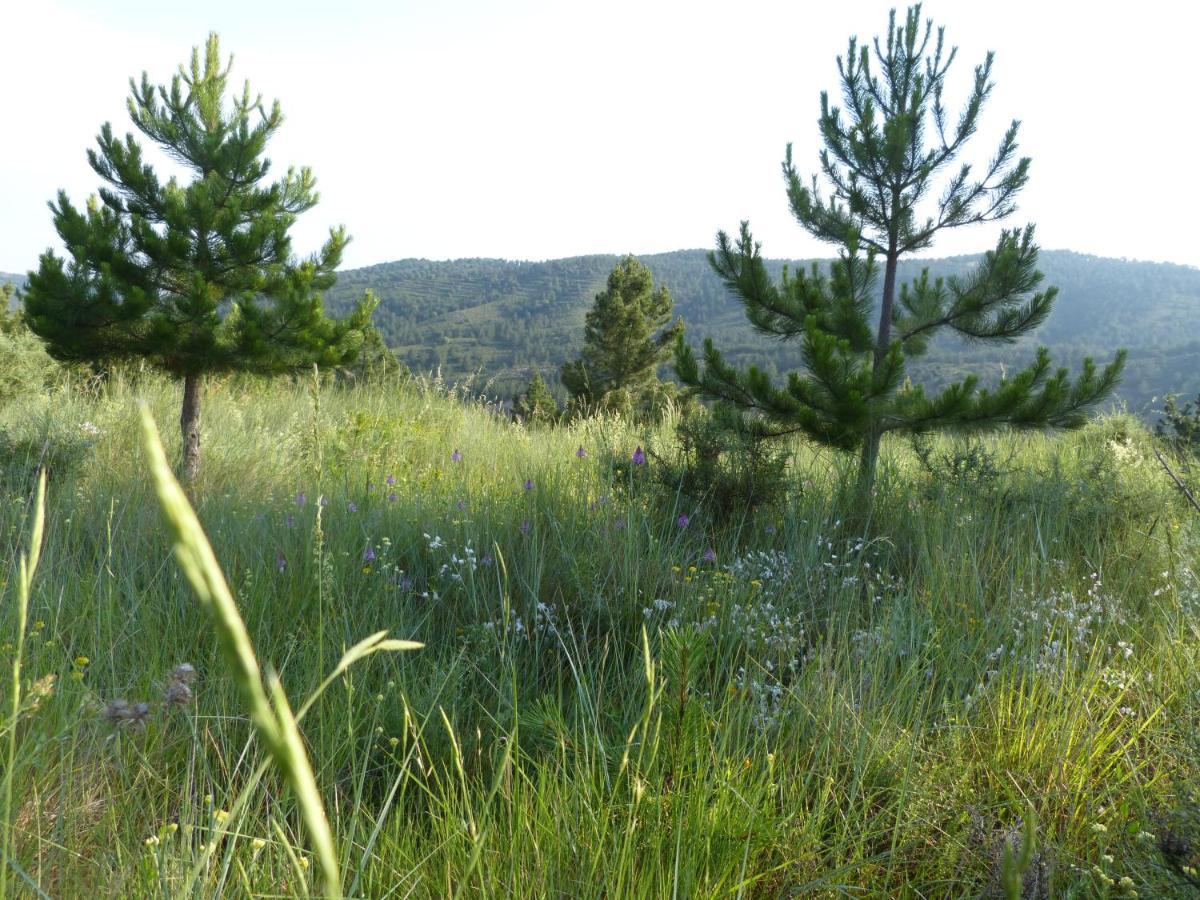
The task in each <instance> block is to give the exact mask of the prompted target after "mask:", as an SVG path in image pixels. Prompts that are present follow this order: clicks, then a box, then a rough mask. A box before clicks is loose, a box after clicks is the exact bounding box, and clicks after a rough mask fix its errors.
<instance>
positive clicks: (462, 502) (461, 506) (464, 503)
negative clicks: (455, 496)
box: [454, 500, 467, 510]
mask: <svg viewBox="0 0 1200 900" xmlns="http://www.w3.org/2000/svg"><path fill="white" fill-rule="evenodd" d="M454 508H455V509H457V510H464V509H466V508H467V501H466V500H459V501H458V502H457V503H455V504H454Z"/></svg>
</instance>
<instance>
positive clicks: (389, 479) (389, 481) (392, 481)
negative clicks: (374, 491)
mask: <svg viewBox="0 0 1200 900" xmlns="http://www.w3.org/2000/svg"><path fill="white" fill-rule="evenodd" d="M387 486H388V487H395V486H396V476H395V475H389V476H388V477H387Z"/></svg>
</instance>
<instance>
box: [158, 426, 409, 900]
mask: <svg viewBox="0 0 1200 900" xmlns="http://www.w3.org/2000/svg"><path fill="white" fill-rule="evenodd" d="M142 438H143V447H144V449H145V452H146V456H147V458H148V460H149V464H150V472H151V476H152V478H153V480H154V488H155V493H156V494H157V495H158V502H159V507H160V508H161V509H162V512H163V516H164V518H165V519H166V521H167V529H168V532H169V533H170V536H171V539H172V543H173V545H174V550H175V559H176V561H177V562H178V563H179V567H180V569H182V570H183V574H184V577H185V578H186V579H187V581H188V583H189V584H190V585H191V587H192V591H193V592H194V593H195V595H196V599H197V600H199V601H200V605H201V606H203V607H204V608H205V609H206V610H208V612H209V613H210V615H211V616H212V620H213V625H214V627H215V629H216V632H217V639H218V641H219V643H220V645H221V650H222V653H223V655H224V657H225V660H226V663H227V664H228V665H229V667H230V674H231V676H232V677H233V679H234V681H235V683H236V684H237V687H238V689H239V691H240V693H241V695H242V700H243V702H244V703H245V704H246V706H247V707H248V710H249V713H250V720H251V722H252V723H253V724H254V728H255V730H256V731H257V732H258V736H259V739H260V740H261V741H262V742H263V744H264V745H265V746H266V748H267V751H268V753H269V754H270V756H271V758H272V759H273V760H274V762H275V764H276V765H277V766H278V767H279V769H280V771H281V772H282V774H283V776H284V778H285V779H286V781H287V782H288V784H289V785H290V787H291V789H292V791H293V792H294V793H295V796H296V803H297V805H298V806H299V808H300V815H301V818H302V820H303V822H304V826H305V830H306V831H307V832H308V836H309V839H310V840H311V841H312V844H313V850H314V854H315V856H316V857H317V860H318V862H319V865H320V869H321V876H322V880H323V881H324V888H325V895H326V896H327V897H333V898H340V897H341V896H342V881H341V872H340V867H339V865H338V857H337V848H336V846H335V844H334V840H333V832H332V830H331V829H330V827H329V819H328V818H327V817H326V815H325V806H324V803H323V802H322V800H321V794H320V791H319V790H318V788H317V781H316V777H315V775H314V774H313V769H312V764H311V763H310V762H309V759H308V751H307V750H306V749H305V746H304V741H303V739H302V738H301V736H300V731H299V727H298V726H297V721H296V720H297V717H296V716H295V715H293V713H292V710H291V705H290V704H289V703H288V699H287V695H286V694H285V693H284V691H283V686H282V685H281V684H280V682H279V678H278V677H277V676H276V675H275V674H274V673H270V674H269V675H268V676H266V677H265V678H264V675H263V672H262V669H261V668H260V667H259V664H258V658H257V657H256V656H255V653H254V645H253V644H252V642H251V641H250V635H249V633H248V632H247V631H246V623H245V622H244V621H243V620H242V616H241V613H240V612H239V611H238V608H237V604H236V603H235V602H234V599H233V594H232V592H231V591H230V590H229V585H228V583H227V582H226V581H225V576H224V574H223V573H222V571H221V567H220V565H219V564H218V562H217V558H216V556H215V555H214V554H213V550H212V546H211V545H210V544H209V542H208V538H207V537H206V536H205V534H204V529H203V528H201V526H200V521H199V519H197V518H196V514H195V512H194V511H193V510H192V507H191V504H190V503H189V502H188V499H187V496H186V495H185V494H184V492H183V489H182V488H181V487H180V486H179V482H178V481H176V479H175V476H174V474H173V473H172V472H171V467H170V465H169V464H168V463H167V456H166V453H165V452H164V451H163V447H162V442H161V441H160V440H159V437H158V429H157V428H156V427H155V424H154V419H153V418H152V417H151V415H150V411H149V409H147V408H146V407H145V406H144V405H143V407H142ZM419 646H420V644H416V643H414V642H412V641H397V640H388V639H387V638H386V632H379V633H378V634H374V635H372V636H371V637H369V638H367V639H366V640H364V641H361V642H359V643H358V644H356V645H355V646H354V647H351V648H350V649H349V650H348V651H346V653H345V654H344V655H343V656H342V659H341V661H340V662H339V663H338V665H337V667H336V668H335V669H334V671H333V673H332V674H331V675H330V676H329V677H328V678H327V679H326V680H325V682H324V683H323V684H322V686H321V687H320V688H319V689H318V691H317V695H314V697H313V698H310V700H309V702H308V704H306V705H305V706H303V707H301V710H300V714H301V715H303V714H304V712H305V711H306V710H307V709H308V706H309V705H311V703H312V702H313V701H314V700H315V697H316V696H319V694H320V692H321V691H322V690H324V689H325V688H326V687H327V686H328V685H329V684H331V683H332V681H333V680H334V679H336V678H337V677H339V676H340V675H341V674H342V673H344V672H345V671H346V669H347V668H349V666H350V665H351V664H352V663H354V662H355V661H356V660H359V659H362V658H363V657H365V656H369V655H371V654H372V653H375V652H378V651H383V650H409V649H415V648H417V647H419Z"/></svg>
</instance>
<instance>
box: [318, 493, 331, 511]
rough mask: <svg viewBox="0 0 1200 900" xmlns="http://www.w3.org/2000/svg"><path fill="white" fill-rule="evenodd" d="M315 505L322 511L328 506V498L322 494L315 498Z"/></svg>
mask: <svg viewBox="0 0 1200 900" xmlns="http://www.w3.org/2000/svg"><path fill="white" fill-rule="evenodd" d="M317 504H318V505H319V506H320V507H321V508H322V509H324V508H325V507H326V506H328V505H329V498H328V497H326V496H325V495H324V494H322V495H321V496H320V497H318V498H317Z"/></svg>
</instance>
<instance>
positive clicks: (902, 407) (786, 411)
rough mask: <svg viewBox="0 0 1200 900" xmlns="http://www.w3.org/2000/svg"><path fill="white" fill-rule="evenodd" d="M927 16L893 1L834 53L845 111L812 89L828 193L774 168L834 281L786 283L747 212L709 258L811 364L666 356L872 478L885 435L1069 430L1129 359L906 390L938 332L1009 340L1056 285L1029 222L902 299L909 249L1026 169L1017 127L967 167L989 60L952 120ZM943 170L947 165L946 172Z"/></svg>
mask: <svg viewBox="0 0 1200 900" xmlns="http://www.w3.org/2000/svg"><path fill="white" fill-rule="evenodd" d="M920 15H921V7H920V5H916V6H913V7H910V8H909V10H908V13H907V16H906V17H905V20H904V23H903V25H901V26H899V27H898V26H897V24H896V13H895V10H893V11H892V13H891V16H890V18H889V22H888V32H887V38H886V41H885V42H883V43H882V44H881V43H880V41H879V40H878V39H876V40H875V41H874V45H873V48H868V47H859V46H858V45H857V42H856V40H855V39H854V38H851V39H850V43H849V49H848V50H847V53H846V56H845V57H839V59H838V72H839V75H840V78H841V93H842V97H843V98H844V102H845V104H846V109H845V110H842V109H839V108H838V107H836V106H831V105H830V102H829V97H828V95H827V94H825V93H822V94H821V116H820V120H819V121H820V130H821V137H822V138H823V141H824V144H825V147H824V149H823V150H822V151H821V154H820V170H821V174H822V175H823V176H824V178H825V181H826V182H827V184H828V188H829V193H828V195H827V196H822V195H821V193H820V192H819V190H818V186H817V179H816V177H815V176H814V177H813V179H812V180H811V182H810V183H807V184H806V183H805V182H804V181H803V180H802V179H801V177H800V175H799V173H798V172H797V170H796V168H795V167H794V166H793V163H792V148H791V145H788V148H787V154H786V158H785V160H784V163H783V175H784V180H785V182H786V184H787V195H788V200H789V203H790V206H791V210H792V213H793V215H794V216H795V217H796V220H797V221H798V222H799V223H800V225H801V227H803V228H804V229H805V230H806V231H808V232H809V233H810V234H812V235H813V236H815V237H818V238H820V239H821V240H824V241H828V242H830V243H833V244H836V245H837V246H838V247H839V248H840V250H839V259H838V260H837V261H836V262H835V263H834V264H833V266H832V269H831V272H830V275H829V277H828V278H826V277H825V276H824V275H822V274H821V273H820V272H819V271H818V268H817V266H815V265H814V266H813V268H812V271H811V273H810V274H808V275H807V276H806V275H805V273H804V272H803V271H800V272H797V273H795V274H794V275H792V274H789V273H787V272H785V273H784V277H783V281H782V283H780V284H776V283H774V281H773V280H772V279H771V277H770V276H769V275H768V273H767V270H766V267H765V266H764V264H763V260H762V257H761V256H760V252H759V251H760V245H759V244H758V243H756V242H755V241H754V239H753V237H752V236H751V233H750V228H749V225H748V223H746V222H743V223H742V226H741V233H740V235H739V236H738V237H737V239H736V240H733V239H731V238H730V237H729V236H728V235H727V234H725V233H724V232H720V233H719V234H718V236H717V249H716V252H715V253H710V254H709V260H710V262H711V264H712V266H713V268H714V269H715V270H716V272H717V274H718V275H720V276H721V278H722V279H723V280H724V281H725V283H726V284H727V285H728V287H729V289H730V290H731V291H732V292H733V294H734V295H735V296H736V297H737V299H738V300H739V301H740V302H741V303H742V304H743V305H744V306H745V310H746V315H747V317H748V318H749V320H750V322H751V324H752V325H753V326H754V327H755V329H757V330H758V331H760V332H763V333H765V334H768V335H771V336H773V337H777V338H780V339H781V340H799V342H800V350H801V358H802V361H803V364H804V369H803V370H802V371H800V372H794V373H792V374H791V375H790V376H789V378H788V381H787V384H786V385H783V386H776V385H774V384H772V383H771V380H770V379H769V378H768V377H767V375H766V374H765V373H764V372H762V371H761V370H760V369H758V368H756V367H750V368H749V369H748V370H747V371H738V370H736V369H734V368H732V367H731V366H729V365H728V364H726V363H725V362H724V360H723V359H722V357H721V354H720V353H719V352H718V351H717V350H716V349H715V348H714V347H713V346H712V343H711V342H706V343H705V346H704V354H703V355H704V366H703V369H702V368H701V367H700V365H699V364H698V363H697V360H696V359H695V356H694V355H693V353H692V351H691V349H690V348H689V347H688V346H687V345H685V344H684V343H683V342H682V341H680V342H679V343H678V347H677V353H676V368H677V371H678V373H679V376H680V378H681V379H682V380H683V381H684V382H685V383H686V384H689V385H691V386H693V387H695V388H698V389H699V391H700V392H701V393H702V394H703V395H705V396H707V397H709V398H710V399H714V400H717V401H719V402H721V403H724V404H727V405H729V406H730V407H732V408H735V409H738V410H741V411H742V412H743V413H750V414H752V416H754V417H756V418H757V419H758V421H759V423H760V427H761V428H762V429H764V430H767V431H774V432H775V433H780V434H783V433H792V432H800V433H803V434H805V435H807V436H808V437H810V438H811V439H813V440H816V441H818V442H820V443H822V444H826V445H829V446H833V447H839V448H843V449H846V450H857V451H859V452H860V454H861V466H860V473H861V481H862V483H863V485H864V486H869V485H870V484H871V483H872V481H873V479H874V473H875V468H876V461H877V456H878V451H879V442H880V438H881V437H882V435H884V434H885V433H887V432H908V433H915V432H924V431H929V430H933V429H956V430H964V431H965V430H977V429H986V428H995V427H998V426H1012V427H1018V428H1048V427H1060V428H1071V427H1075V426H1078V425H1080V424H1081V423H1082V422H1083V421H1084V420H1085V414H1086V412H1087V411H1088V410H1089V409H1090V408H1091V407H1094V406H1095V405H1096V404H1097V403H1098V402H1100V401H1101V400H1103V399H1104V398H1105V397H1106V396H1108V395H1109V393H1110V392H1111V391H1112V390H1113V388H1114V387H1115V386H1116V384H1117V381H1118V379H1119V377H1120V374H1121V369H1122V366H1123V364H1124V353H1123V352H1122V353H1119V354H1118V355H1117V357H1116V359H1115V360H1114V361H1113V362H1112V363H1111V364H1109V365H1108V366H1107V367H1105V368H1104V370H1103V371H1097V369H1096V366H1095V365H1094V364H1093V363H1092V361H1091V360H1090V359H1089V360H1086V361H1085V362H1084V365H1083V371H1082V372H1081V373H1080V374H1079V376H1078V377H1077V378H1076V379H1075V380H1074V381H1072V380H1071V379H1070V377H1069V376H1068V373H1067V371H1066V370H1065V369H1058V370H1057V371H1056V370H1054V369H1053V368H1052V367H1051V364H1050V359H1049V355H1048V354H1047V352H1046V350H1045V349H1040V350H1039V351H1038V352H1037V355H1036V358H1035V360H1034V362H1033V363H1032V364H1031V365H1030V366H1029V367H1028V368H1026V369H1025V370H1023V371H1021V372H1019V373H1017V374H1015V375H1012V376H1009V377H1007V378H1004V379H1002V380H1001V381H1000V382H999V384H998V385H997V386H995V387H994V388H992V389H990V390H987V389H983V388H980V387H979V384H978V380H977V379H976V378H975V377H973V376H972V377H968V378H965V379H964V380H963V381H961V382H959V383H956V384H951V385H950V386H948V387H946V388H944V389H943V390H942V391H941V392H940V393H938V394H937V395H935V396H927V395H926V394H925V391H924V390H923V389H922V388H921V387H920V386H912V385H910V384H909V383H908V381H907V379H906V372H905V363H906V361H907V360H908V359H911V358H913V357H916V356H919V355H920V354H921V353H923V352H924V351H925V349H926V347H927V346H928V344H929V341H930V339H931V338H932V337H933V336H934V335H935V334H936V333H937V332H939V331H942V330H945V329H949V330H950V331H952V332H955V333H957V334H958V335H960V336H961V337H964V338H966V339H967V340H970V341H1000V342H1012V341H1015V340H1016V339H1017V338H1019V337H1021V336H1022V335H1024V334H1026V333H1028V332H1030V331H1031V330H1033V329H1034V328H1036V327H1037V326H1038V325H1039V324H1041V322H1042V321H1043V320H1044V319H1045V318H1046V316H1047V315H1048V314H1049V312H1050V308H1051V304H1052V303H1053V300H1054V296H1055V293H1056V290H1055V288H1053V287H1043V286H1042V284H1041V282H1042V275H1041V273H1040V272H1038V270H1037V255H1038V248H1037V245H1036V244H1035V242H1034V233H1033V228H1032V226H1027V227H1025V228H1023V229H1014V230H1011V231H1005V232H1003V233H1002V235H1001V237H1000V239H999V243H998V244H997V246H996V249H995V250H993V251H991V252H989V253H987V254H986V255H985V256H984V258H983V260H982V261H981V262H980V264H979V265H978V266H976V267H975V269H974V270H973V271H971V272H970V273H969V274H967V275H965V276H964V277H961V278H948V279H944V280H943V279H937V280H936V281H931V280H930V279H929V278H928V276H927V274H923V275H922V276H921V277H920V278H918V279H917V280H916V281H915V282H914V283H913V284H911V285H904V286H902V287H901V288H900V290H899V293H898V295H897V289H896V288H897V286H896V269H897V262H898V260H899V259H900V258H901V257H902V256H905V255H906V254H910V253H914V252H917V251H921V250H925V249H927V248H929V247H930V246H931V245H932V244H933V240H934V237H935V236H936V235H938V234H939V233H940V232H942V231H944V230H947V229H952V228H959V227H962V226H965V225H971V224H975V223H980V222H991V221H995V220H999V219H1003V218H1005V217H1007V216H1008V215H1010V214H1011V213H1012V212H1013V210H1014V209H1015V200H1016V197H1017V194H1018V193H1019V192H1020V190H1021V188H1023V187H1024V186H1025V183H1026V181H1027V179H1028V172H1029V159H1028V158H1026V157H1022V158H1017V130H1018V124H1019V123H1018V122H1016V121H1014V122H1013V123H1012V124H1011V125H1010V126H1009V128H1008V130H1007V131H1006V133H1005V135H1004V137H1003V139H1002V140H1001V141H1000V145H999V147H998V149H997V151H996V153H995V155H994V156H993V157H992V159H991V160H990V161H989V162H988V163H987V165H985V166H983V167H982V169H981V170H976V169H975V168H973V167H972V166H971V165H969V164H967V163H961V164H960V163H959V157H960V155H961V153H962V151H963V149H964V146H965V144H966V143H967V141H968V139H969V138H970V137H971V136H972V135H973V134H974V133H975V130H976V127H977V123H978V119H979V113H980V110H981V109H982V108H983V105H984V102H985V101H986V100H987V98H988V95H989V94H990V93H991V90H992V82H991V70H992V54H991V53H989V54H988V55H987V57H986V58H985V60H984V62H983V64H982V65H980V66H978V67H976V69H975V75H974V84H973V87H972V89H971V92H970V96H969V97H968V99H967V101H966V105H965V106H964V107H963V109H962V110H961V112H960V113H959V115H958V116H957V117H955V118H951V117H950V115H949V113H948V111H947V110H946V108H945V106H944V105H943V89H944V86H945V80H946V74H947V71H948V70H949V68H950V65H951V63H952V62H953V61H954V57H955V51H954V50H953V49H951V50H949V51H948V52H947V51H946V48H945V45H944V42H943V31H942V29H941V28H938V29H937V30H936V31H934V29H933V25H932V22H929V21H926V22H925V23H924V27H922V23H921V18H920ZM872 50H873V51H874V52H873V53H872ZM950 167H956V168H953V170H952V171H949V172H948V176H947V177H946V178H945V180H944V181H940V182H939V181H938V176H940V175H942V173H943V172H946V171H947V170H948V168H950ZM939 185H940V186H939ZM880 262H882V265H883V294H882V303H877V302H876V301H877V297H878V294H877V293H876V291H877V277H878V267H879V263H880ZM876 315H877V316H878V319H877V324H876V325H875V326H874V327H872V325H871V318H872V317H873V316H876Z"/></svg>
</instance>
